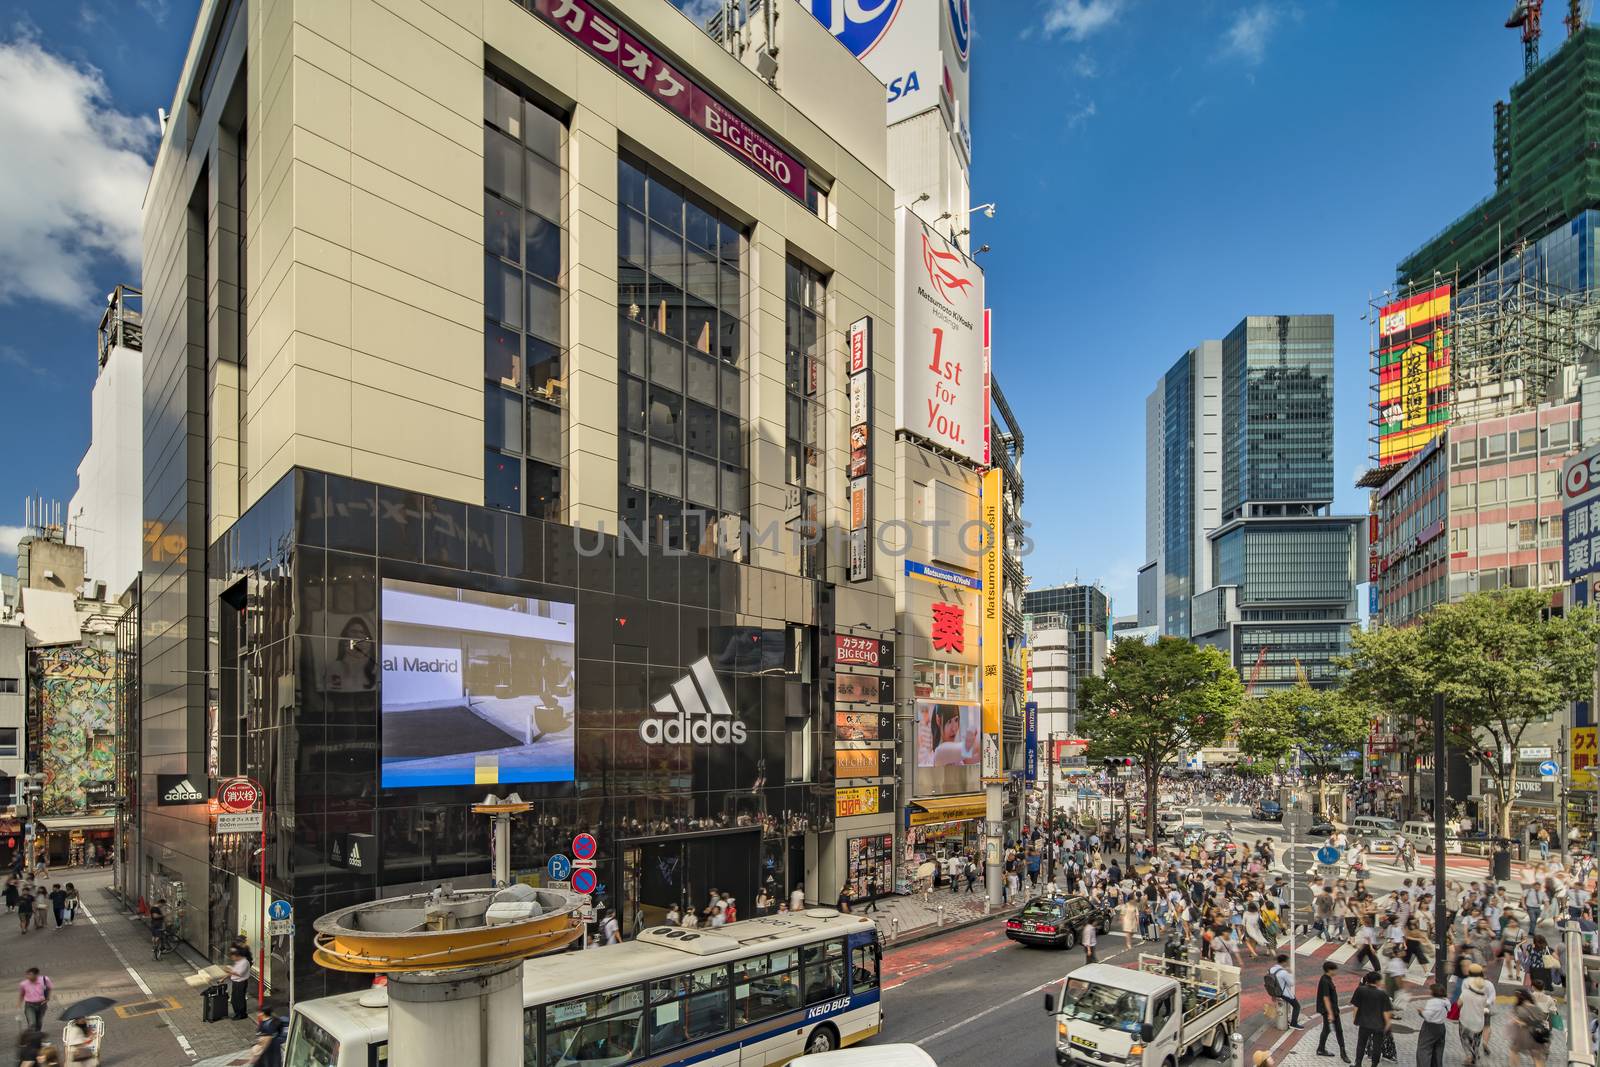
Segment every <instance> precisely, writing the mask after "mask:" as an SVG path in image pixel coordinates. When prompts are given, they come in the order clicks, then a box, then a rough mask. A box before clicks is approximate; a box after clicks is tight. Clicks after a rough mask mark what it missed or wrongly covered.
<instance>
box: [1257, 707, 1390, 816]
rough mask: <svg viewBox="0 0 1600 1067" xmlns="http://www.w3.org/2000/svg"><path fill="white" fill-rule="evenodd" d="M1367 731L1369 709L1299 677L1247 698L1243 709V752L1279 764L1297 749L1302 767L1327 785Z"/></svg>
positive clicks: (1320, 791) (1320, 789) (1318, 784)
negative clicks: (1292, 683) (1283, 686)
mask: <svg viewBox="0 0 1600 1067" xmlns="http://www.w3.org/2000/svg"><path fill="white" fill-rule="evenodd" d="M1366 730H1367V710H1366V708H1364V707H1363V706H1361V704H1360V703H1359V702H1358V701H1356V700H1355V699H1354V698H1353V697H1352V696H1350V695H1347V694H1345V693H1342V692H1340V691H1339V690H1336V689H1313V688H1312V687H1311V686H1309V685H1307V684H1306V683H1305V682H1303V681H1302V682H1300V683H1298V684H1296V685H1295V686H1293V687H1292V688H1288V689H1274V690H1270V691H1268V692H1267V693H1264V694H1263V695H1261V696H1260V697H1257V698H1255V699H1253V700H1246V701H1245V702H1244V706H1243V708H1242V709H1241V710H1240V712H1239V751H1240V752H1242V753H1244V754H1245V755H1247V756H1249V757H1250V758H1251V759H1252V760H1256V761H1264V762H1266V763H1267V764H1270V765H1274V766H1275V765H1277V764H1280V763H1282V762H1283V761H1284V760H1286V759H1289V758H1290V757H1292V756H1294V755H1296V754H1298V755H1299V759H1300V769H1301V771H1302V772H1303V773H1304V774H1305V775H1306V776H1307V777H1308V778H1310V779H1311V780H1312V781H1313V782H1315V783H1316V785H1317V794H1318V805H1317V806H1318V808H1319V809H1320V808H1321V807H1322V802H1321V794H1322V789H1323V785H1324V783H1325V781H1326V779H1327V777H1328V775H1330V774H1332V773H1333V772H1334V771H1336V770H1338V769H1339V767H1340V766H1341V765H1342V764H1343V762H1344V759H1345V754H1346V753H1347V752H1349V751H1350V750H1351V749H1352V748H1359V747H1360V745H1361V742H1362V740H1363V738H1364V737H1365V735H1366Z"/></svg>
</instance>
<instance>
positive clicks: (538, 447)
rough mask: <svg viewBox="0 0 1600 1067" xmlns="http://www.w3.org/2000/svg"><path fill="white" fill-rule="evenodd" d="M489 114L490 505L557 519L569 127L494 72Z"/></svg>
mask: <svg viewBox="0 0 1600 1067" xmlns="http://www.w3.org/2000/svg"><path fill="white" fill-rule="evenodd" d="M483 115H484V118H483V187H484V188H483V254H484V258H483V311H484V317H485V322H484V324H483V344H484V354H483V374H484V379H485V386H484V401H483V421H484V427H483V431H484V460H483V464H484V467H483V474H484V486H483V493H484V502H485V503H486V504H488V506H489V507H492V508H500V509H502V510H505V511H515V512H520V513H524V514H528V515H536V516H538V517H539V518H543V519H560V518H561V516H562V500H563V496H564V494H563V492H562V478H563V476H564V472H563V467H564V459H565V456H566V454H567V451H566V439H565V435H566V423H565V418H564V412H563V409H564V407H565V393H566V380H567V379H566V341H565V329H564V321H565V317H566V315H565V306H564V304H565V298H566V293H565V284H564V281H565V270H564V254H565V249H564V243H565V237H564V234H563V232H562V224H561V219H562V218H563V217H564V216H565V213H566V211H565V199H566V171H565V166H564V163H563V161H564V159H565V157H566V143H567V129H566V124H565V122H564V121H563V119H561V118H560V117H558V116H557V115H556V114H554V113H553V112H552V111H551V110H550V109H549V108H548V106H547V105H546V104H544V103H543V102H542V101H540V100H538V99H536V98H534V97H533V96H531V95H529V94H528V93H527V92H525V91H524V90H521V89H519V88H518V87H517V86H516V84H515V83H514V82H512V81H511V80H510V79H509V78H506V77H504V76H502V75H500V74H498V73H496V72H494V71H490V72H489V73H487V74H485V75H484V79H483Z"/></svg>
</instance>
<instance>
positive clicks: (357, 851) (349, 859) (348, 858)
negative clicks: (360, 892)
mask: <svg viewBox="0 0 1600 1067" xmlns="http://www.w3.org/2000/svg"><path fill="white" fill-rule="evenodd" d="M344 865H345V866H346V867H351V868H359V867H360V866H361V845H360V844H358V843H357V842H355V841H352V842H350V851H349V852H346V853H345V856H344Z"/></svg>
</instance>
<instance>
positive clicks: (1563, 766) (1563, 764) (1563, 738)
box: [1555, 704, 1572, 870]
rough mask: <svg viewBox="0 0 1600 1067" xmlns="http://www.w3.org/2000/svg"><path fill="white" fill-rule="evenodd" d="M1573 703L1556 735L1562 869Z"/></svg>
mask: <svg viewBox="0 0 1600 1067" xmlns="http://www.w3.org/2000/svg"><path fill="white" fill-rule="evenodd" d="M1571 716H1572V705H1571V704H1568V705H1567V707H1566V710H1565V711H1563V712H1562V713H1561V732H1560V734H1558V735H1557V737H1556V782H1555V792H1556V833H1558V834H1560V835H1561V869H1562V870H1568V869H1569V868H1568V866H1567V734H1568V733H1569V732H1570V729H1571V723H1570V722H1569V720H1570V718H1571Z"/></svg>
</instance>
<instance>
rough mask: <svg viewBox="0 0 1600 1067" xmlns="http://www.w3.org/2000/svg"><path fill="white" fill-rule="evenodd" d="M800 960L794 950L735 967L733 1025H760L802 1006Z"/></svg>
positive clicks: (773, 954)
mask: <svg viewBox="0 0 1600 1067" xmlns="http://www.w3.org/2000/svg"><path fill="white" fill-rule="evenodd" d="M799 968H800V959H799V956H798V955H797V954H796V953H795V952H794V950H793V949H789V950H785V951H783V952H773V953H770V954H768V955H766V956H756V957H754V958H752V959H748V960H740V961H739V962H738V963H736V964H734V965H733V970H734V976H733V977H734V981H733V1024H734V1025H735V1026H743V1025H745V1024H746V1023H754V1022H760V1021H761V1020H762V1019H770V1018H772V1017H773V1016H774V1015H782V1014H784V1013H785V1012H790V1011H793V1010H795V1009H796V1008H798V1007H799V1006H800V969H799Z"/></svg>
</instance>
